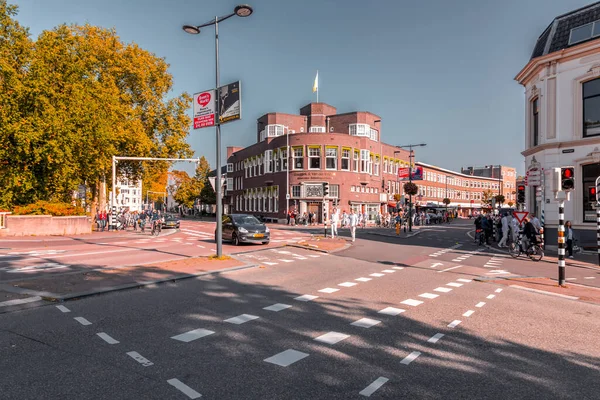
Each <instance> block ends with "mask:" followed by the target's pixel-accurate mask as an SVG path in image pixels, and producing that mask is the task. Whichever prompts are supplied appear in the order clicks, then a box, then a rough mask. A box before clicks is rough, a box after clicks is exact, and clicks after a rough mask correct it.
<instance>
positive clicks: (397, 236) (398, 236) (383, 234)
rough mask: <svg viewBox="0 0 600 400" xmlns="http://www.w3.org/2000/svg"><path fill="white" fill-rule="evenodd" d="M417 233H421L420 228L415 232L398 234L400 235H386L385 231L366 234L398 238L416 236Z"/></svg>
mask: <svg viewBox="0 0 600 400" xmlns="http://www.w3.org/2000/svg"><path fill="white" fill-rule="evenodd" d="M419 233H421V230H420V229H419V230H418V231H416V232H413V233H409V234H407V235H406V236H400V235H387V234H385V233H379V232H367V234H369V235H375V236H385V237H391V238H398V239H409V238H411V237H413V236H417V235H418V234H419Z"/></svg>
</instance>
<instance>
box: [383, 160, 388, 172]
mask: <svg viewBox="0 0 600 400" xmlns="http://www.w3.org/2000/svg"><path fill="white" fill-rule="evenodd" d="M383 172H384V173H387V172H388V160H387V158H384V159H383Z"/></svg>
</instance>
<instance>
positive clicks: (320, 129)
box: [309, 126, 325, 133]
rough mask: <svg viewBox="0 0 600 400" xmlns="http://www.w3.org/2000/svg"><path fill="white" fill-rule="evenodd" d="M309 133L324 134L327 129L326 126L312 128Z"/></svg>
mask: <svg viewBox="0 0 600 400" xmlns="http://www.w3.org/2000/svg"><path fill="white" fill-rule="evenodd" d="M309 132H315V133H323V132H325V127H324V126H311V127H310V131H309Z"/></svg>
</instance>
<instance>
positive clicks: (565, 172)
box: [560, 167, 575, 190]
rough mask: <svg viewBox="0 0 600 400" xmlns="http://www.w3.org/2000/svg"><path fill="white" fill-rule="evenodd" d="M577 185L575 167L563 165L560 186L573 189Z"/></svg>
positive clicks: (563, 188)
mask: <svg viewBox="0 0 600 400" xmlns="http://www.w3.org/2000/svg"><path fill="white" fill-rule="evenodd" d="M574 187H575V168H573V167H562V168H561V169H560V188H561V190H573V188H574Z"/></svg>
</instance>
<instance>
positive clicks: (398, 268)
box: [392, 267, 404, 270]
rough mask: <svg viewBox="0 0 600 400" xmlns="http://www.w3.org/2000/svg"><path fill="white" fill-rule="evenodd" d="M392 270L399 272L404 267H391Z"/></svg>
mask: <svg viewBox="0 0 600 400" xmlns="http://www.w3.org/2000/svg"><path fill="white" fill-rule="evenodd" d="M392 269H397V270H401V269H404V267H392Z"/></svg>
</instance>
